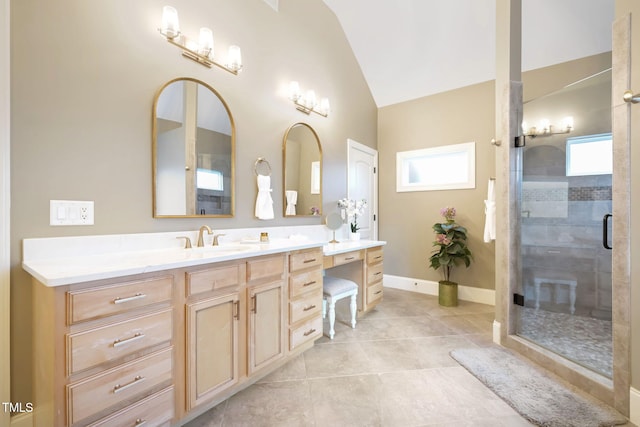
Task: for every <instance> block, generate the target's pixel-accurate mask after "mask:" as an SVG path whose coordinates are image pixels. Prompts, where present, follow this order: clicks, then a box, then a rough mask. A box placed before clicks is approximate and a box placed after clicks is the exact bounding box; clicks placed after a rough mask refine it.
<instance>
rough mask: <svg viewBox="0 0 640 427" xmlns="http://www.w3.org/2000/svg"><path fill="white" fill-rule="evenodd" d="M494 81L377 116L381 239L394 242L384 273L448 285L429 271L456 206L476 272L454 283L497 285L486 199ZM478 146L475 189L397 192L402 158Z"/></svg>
mask: <svg viewBox="0 0 640 427" xmlns="http://www.w3.org/2000/svg"><path fill="white" fill-rule="evenodd" d="M494 105H495V102H494V82H486V83H482V84H478V85H473V86H469V87H466V88H461V89H457V90H453V91H449V92H444V93H440V94H437V95H432V96H429V97H425V98H420V99H416V100H413V101H409V102H404V103H401V104H396V105H392V106H388V107H384V108H381V109H380V110H379V112H378V138H379V139H378V152H379V156H380V157H379V158H380V160H379V167H380V182H379V189H380V211H379V212H380V239H381V240H386V241H387V247H386V249H385V273H389V274H393V275H399V276H405V277H411V278H416V279H427V280H434V281H437V280H441V279H442V276H441V275H442V272H441V271H434V270H432V269H430V268H428V263H427V259H428V258H429V256H430V254H431V252H432V248H433V245H432V242H433V240H434V234H433V230H432V228H431V227H432V226H433V224H434V223H435V222H437V221H440V220H441V217H440V213H439V211H440V208H443V207H445V206H454V207H455V208H456V210H457V211H458V216H457V220H458V223H460V224H461V225H463V226H465V227H467V229H468V231H469V239H470V240H469V248H470V249H471V251H472V253H473V256H474V262H473V263H472V265H471V267H469V268H468V269H467V268H464V266H462V267H460V268H458V269H456V270H455V271H454V272H453V274H452V276H451V278H452V280H455V281H457V282H458V283H460V284H461V285H465V286H475V287H479V288H488V289H493V288H494V266H493V254H494V243H493V242H492V243H484V242H483V233H484V199H485V198H486V195H487V182H488V180H489V178H490V177H492V176H493V174H494V170H495V168H494V165H495V161H494V150H495V148H494V147H493V146H492V145H491V143H490V141H491V138H493V132H494V131H493V129H494V123H495V122H494ZM472 141H475V143H476V188H475V189H469V190H449V191H419V192H407V193H397V192H396V179H395V176H396V175H395V174H396V153H397V152H399V151H408V150H417V149H421V148H430V147H438V146H442V145H450V144H459V143H464V142H472Z"/></svg>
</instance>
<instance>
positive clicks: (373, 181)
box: [347, 139, 378, 240]
mask: <svg viewBox="0 0 640 427" xmlns="http://www.w3.org/2000/svg"><path fill="white" fill-rule="evenodd" d="M347 145H348V152H347V163H348V173H347V194H348V196H347V197H348V198H349V199H353V200H360V199H365V200H366V201H367V209H365V211H364V214H363V215H362V217H358V226H359V227H360V230H359V231H360V236H361V238H363V239H372V240H377V239H378V174H377V172H378V152H377V151H376V150H374V149H373V148H371V147H368V146H366V145H364V144H360V143H359V142H356V141H354V140H352V139H348V140H347Z"/></svg>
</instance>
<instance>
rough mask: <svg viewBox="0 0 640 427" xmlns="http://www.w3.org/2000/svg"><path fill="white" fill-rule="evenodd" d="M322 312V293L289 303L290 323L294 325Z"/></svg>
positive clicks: (308, 295)
mask: <svg viewBox="0 0 640 427" xmlns="http://www.w3.org/2000/svg"><path fill="white" fill-rule="evenodd" d="M321 312H322V291H320V290H318V291H317V292H314V293H310V294H307V295H306V296H304V297H302V298H300V299H297V300H293V301H291V302H289V323H290V324H294V323H296V322H298V321H300V320H302V319H305V318H307V317H309V316H313V315H317V314H320V313H321Z"/></svg>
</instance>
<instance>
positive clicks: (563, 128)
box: [522, 116, 573, 138]
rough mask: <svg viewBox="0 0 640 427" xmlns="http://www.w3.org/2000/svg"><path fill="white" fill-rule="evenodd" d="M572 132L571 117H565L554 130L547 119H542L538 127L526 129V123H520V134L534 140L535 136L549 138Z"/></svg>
mask: <svg viewBox="0 0 640 427" xmlns="http://www.w3.org/2000/svg"><path fill="white" fill-rule="evenodd" d="M572 130H573V117H571V116H569V117H565V118H564V119H562V121H561V122H560V126H559V127H558V128H556V127H555V126H553V125H552V124H551V123H550V122H549V120H548V119H542V120H540V122H539V123H538V126H532V127H528V125H527V123H526V122H522V132H523V133H524V136H529V137H531V138H535V137H537V136H551V135H560V134H563V133H569V132H571V131H572Z"/></svg>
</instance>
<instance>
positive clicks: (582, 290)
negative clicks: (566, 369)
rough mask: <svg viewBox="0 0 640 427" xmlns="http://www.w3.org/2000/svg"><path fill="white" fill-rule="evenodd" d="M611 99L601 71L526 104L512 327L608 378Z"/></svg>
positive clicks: (608, 78)
mask: <svg viewBox="0 0 640 427" xmlns="http://www.w3.org/2000/svg"><path fill="white" fill-rule="evenodd" d="M610 105H611V72H610V71H606V72H603V73H600V74H598V75H596V76H593V77H591V78H589V79H585V80H582V81H580V82H578V83H576V84H573V85H570V86H568V87H566V88H563V89H562V90H560V91H558V92H555V93H553V94H550V95H547V96H545V97H542V98H538V99H536V100H533V101H530V102H528V103H526V104H525V106H524V118H523V119H524V120H523V132H524V133H525V134H528V135H529V136H527V137H525V146H524V147H522V148H520V150H522V153H521V155H522V168H521V170H522V176H521V179H520V180H519V181H520V188H519V190H520V199H519V200H520V207H521V213H522V215H521V229H520V233H521V236H520V237H521V239H520V242H521V260H520V265H521V281H522V283H521V287H520V292H521V295H520V298H519V299H520V301H519V302H520V303H523V305H522V307H520V308H519V310H518V316H519V319H518V327H517V333H518V335H520V336H521V337H523V338H526V339H528V340H531V341H533V342H535V343H536V344H538V345H540V346H542V347H544V348H546V349H548V350H551V351H553V352H555V353H557V354H559V355H561V356H562V357H564V358H567V359H569V360H572V361H574V362H576V363H578V364H580V365H582V366H584V367H586V368H588V369H591V370H593V371H595V372H597V373H599V374H601V375H604V376H607V377H609V378H610V377H611V376H612V360H613V356H612V354H613V352H612V322H611V309H612V301H611V299H612V288H611V251H610V250H609V249H607V247H610V245H611V242H610V240H609V238H608V236H609V235H610V231H611V230H610V222H611V221H609V218H610V214H611V209H612V188H611V184H612V182H611V179H612V178H611V177H612V175H611V172H612V145H611V133H610V132H611V113H610V108H611V107H610ZM567 116H571V118H570V119H569V118H567ZM552 120H555V123H554V122H551V121H552Z"/></svg>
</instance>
